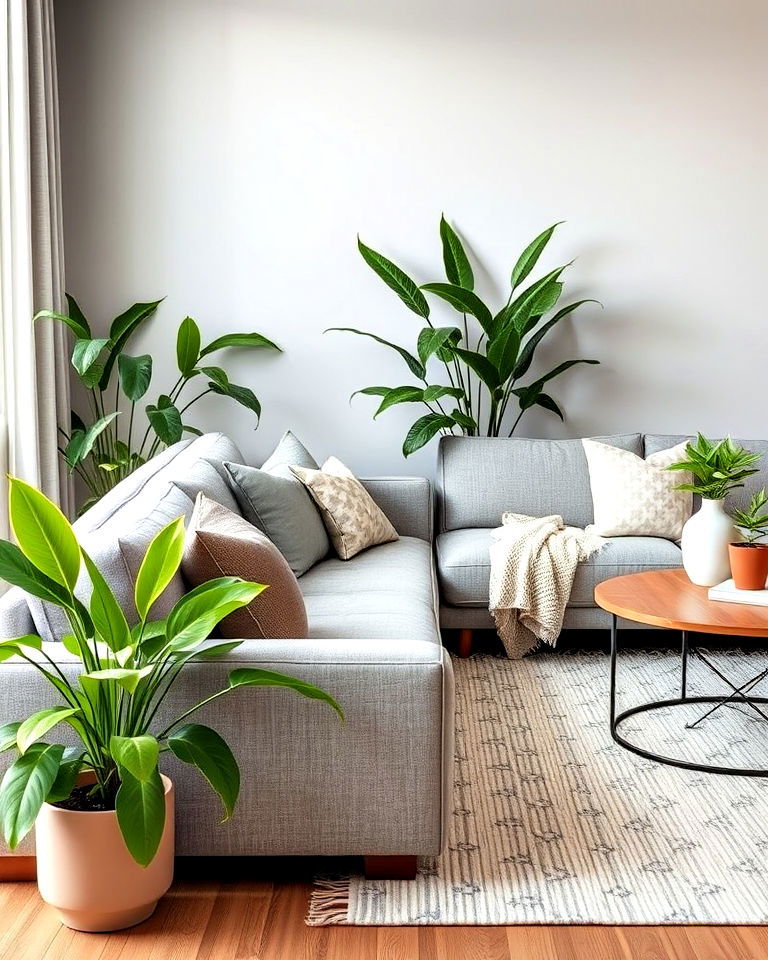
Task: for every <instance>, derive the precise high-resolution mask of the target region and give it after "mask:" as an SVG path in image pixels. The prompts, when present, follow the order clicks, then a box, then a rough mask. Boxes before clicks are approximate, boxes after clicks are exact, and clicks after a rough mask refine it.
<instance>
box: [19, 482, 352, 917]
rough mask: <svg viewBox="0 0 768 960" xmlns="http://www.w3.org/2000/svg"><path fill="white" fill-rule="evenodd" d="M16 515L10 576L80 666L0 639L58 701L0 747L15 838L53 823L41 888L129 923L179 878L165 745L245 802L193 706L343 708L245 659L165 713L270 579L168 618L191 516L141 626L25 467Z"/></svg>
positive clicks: (202, 592) (200, 592)
mask: <svg viewBox="0 0 768 960" xmlns="http://www.w3.org/2000/svg"><path fill="white" fill-rule="evenodd" d="M10 519H11V524H12V527H13V532H14V534H15V537H16V540H17V543H18V545H16V544H13V543H9V542H7V541H0V578H2V579H3V580H6V581H8V582H9V583H12V584H14V585H16V586H18V587H21V588H22V589H23V590H26V591H27V592H28V593H31V594H32V595H34V596H35V597H38V598H39V599H41V600H43V601H45V602H47V603H51V604H54V605H56V606H58V607H60V608H61V609H62V610H63V611H64V612H65V614H66V616H67V619H68V621H69V625H70V628H71V633H70V634H69V635H68V636H66V637H65V638H64V639H63V646H64V647H65V648H66V650H67V652H68V653H69V654H70V655H72V656H73V657H74V658H75V659H76V662H78V663H79V666H78V668H77V670H76V671H74V672H73V671H71V670H67V669H65V668H63V667H62V665H61V663H60V661H59V659H58V658H56V659H54V657H52V656H51V650H50V645H44V644H43V643H42V641H41V639H40V637H38V636H23V637H14V638H9V639H5V640H2V641H0V661H7V660H11V659H13V660H16V661H19V660H20V661H22V662H26V663H27V664H29V665H30V667H33V668H35V669H36V670H38V671H39V672H40V674H41V675H42V677H43V678H44V679H45V681H47V683H49V684H50V686H51V687H52V688H53V690H54V691H55V694H56V697H57V699H58V703H56V704H55V705H54V706H48V707H45V708H43V709H40V710H36V711H35V712H34V713H32V714H31V715H29V716H28V717H26V718H22V719H20V720H19V721H17V722H13V723H8V724H6V725H4V726H3V727H0V751H11V752H12V753H13V754H14V758H13V760H12V762H11V764H10V766H9V767H8V769H7V771H6V773H5V776H4V777H3V780H2V783H0V825H1V826H2V832H3V836H4V839H5V841H6V843H7V844H8V846H9V847H10V848H11V849H14V848H15V847H16V846H17V845H18V844H19V842H20V841H21V840H22V839H23V837H24V836H25V835H26V834H27V833H28V832H29V831H30V830H31V829H32V826H33V825H34V824H35V822H36V821H37V824H38V831H37V857H38V883H39V886H40V890H41V894H42V896H43V898H44V899H45V900H47V901H48V902H50V903H52V904H54V905H55V906H56V907H57V908H58V909H59V913H60V916H61V917H62V919H63V921H64V922H65V923H67V924H68V925H70V926H74V927H76V928H78V929H87V930H104V929H115V928H116V927H117V926H127V925H130V924H132V923H136V922H139V921H140V920H142V919H144V918H145V917H146V916H148V915H149V914H150V913H151V912H152V911H153V910H154V907H155V904H156V902H157V900H158V898H159V897H160V896H162V894H163V893H165V891H166V890H167V889H168V886H169V885H170V882H171V877H172V869H173V793H172V784H171V782H170V781H169V780H168V779H167V778H165V777H162V776H161V774H160V770H159V766H160V760H161V758H162V756H163V754H165V753H171V754H173V755H175V756H176V757H177V758H178V759H179V760H181V761H183V762H184V763H188V764H191V765H192V766H194V767H196V768H197V769H198V770H199V771H200V773H201V774H202V776H203V777H204V778H205V779H206V780H207V781H208V783H209V784H210V786H211V787H212V789H213V790H214V792H215V793H216V794H218V796H219V798H220V800H221V803H222V805H223V812H224V820H228V819H229V818H230V817H231V815H232V813H233V810H234V808H235V804H236V802H237V797H238V793H239V789H240V771H239V769H238V765H237V762H236V760H235V757H234V755H233V753H232V751H231V749H230V748H229V746H228V745H227V743H226V742H225V741H224V740H223V739H222V738H221V736H220V735H219V734H218V733H216V731H215V730H213V729H211V728H210V727H208V726H206V725H203V724H200V723H195V722H193V721H192V719H191V718H192V716H193V714H194V713H195V712H196V711H197V710H199V709H200V708H201V707H203V706H205V705H206V704H209V703H211V702H213V701H216V700H217V699H219V698H221V697H226V696H228V695H229V694H231V693H232V692H233V691H235V690H239V689H240V688H243V687H265V686H266V687H284V688H286V689H288V690H293V691H295V692H296V693H299V694H301V695H302V696H305V697H309V698H311V699H314V700H318V701H321V702H324V703H326V704H328V705H329V706H331V707H332V708H333V709H334V710H335V711H337V713H338V714H339V716H341V715H342V713H341V708H340V707H339V705H338V704H337V703H336V701H335V700H334V699H333V698H332V697H331V696H330V695H329V694H328V693H326V692H325V691H323V690H321V689H319V688H318V687H316V686H314V685H312V684H310V683H306V682H305V681H303V680H299V679H296V678H294V677H290V676H286V675H284V674H280V673H274V672H272V671H268V670H261V669H255V668H248V667H243V668H240V669H235V670H232V671H231V672H230V674H229V677H228V682H227V685H226V686H225V687H224V688H223V689H220V690H217V691H215V692H214V693H212V694H211V695H210V696H208V697H206V698H205V699H204V700H202V701H201V702H199V703H192V704H190V705H189V707H187V708H186V709H183V710H182V711H181V712H180V713H179V714H178V715H176V716H172V717H171V718H167V716H165V715H164V718H163V720H162V721H161V720H160V719H159V713H161V712H163V711H162V708H163V707H165V713H166V714H167V711H168V704H167V703H166V699H167V697H168V693H169V691H170V690H171V689H172V687H173V685H174V683H175V682H176V680H177V679H178V677H179V675H180V674H181V672H182V671H183V670H184V668H185V667H186V666H187V665H188V664H190V663H193V662H200V661H203V660H210V659H214V658H217V657H221V656H223V655H225V654H228V653H229V652H230V651H232V650H233V649H235V648H236V647H238V646H239V645H240V641H226V642H216V641H211V642H208V638H209V637H210V634H211V631H212V630H213V629H214V628H215V627H216V625H217V624H218V623H219V622H220V621H221V620H222V619H223V618H224V617H226V616H227V615H228V614H230V613H232V612H233V611H235V610H238V609H240V608H242V607H244V606H246V605H247V604H248V603H250V602H251V601H252V600H253V599H254V598H255V597H257V596H258V595H259V593H261V591H262V590H264V589H265V587H264V585H263V584H259V583H251V582H248V581H244V580H241V579H239V578H237V577H221V578H218V579H215V580H211V581H209V582H208V583H205V584H203V585H201V586H199V587H197V588H195V589H194V590H192V591H191V592H190V593H188V594H186V595H185V596H184V597H182V598H181V599H180V600H179V601H178V602H177V603H176V605H175V606H174V607H173V609H172V610H171V612H170V614H169V615H168V617H167V618H165V619H163V620H152V619H151V611H152V607H153V605H154V603H155V601H156V600H157V599H158V597H159V596H160V595H161V594H162V593H163V591H164V590H165V588H166V587H167V586H168V584H169V583H170V581H171V579H172V578H173V576H174V575H175V574H176V572H177V570H178V568H179V565H180V563H181V557H182V551H183V547H184V519H183V517H179V518H178V519H176V520H174V521H172V522H171V523H169V524H168V525H167V526H166V527H164V528H163V529H162V530H161V531H160V532H159V533H158V534H157V536H156V537H155V538H154V539H153V540H152V542H151V544H150V545H149V548H148V549H147V552H146V555H145V557H144V559H143V562H142V564H141V567H140V569H139V572H138V575H137V579H136V584H135V603H136V610H137V611H138V614H139V622H138V623H137V624H135V625H129V623H128V621H127V620H126V617H125V615H124V613H123V611H122V609H121V608H120V606H119V604H118V602H117V600H116V599H115V596H114V594H113V592H112V590H111V589H110V587H109V585H108V584H107V583H106V581H105V580H104V577H103V576H102V574H101V573H100V571H99V569H98V568H97V567H96V565H95V564H94V562H93V561H92V560H91V558H90V557H89V556H88V554H87V553H86V552H85V551H84V550H83V549H82V547H81V546H80V545H79V544H78V541H77V538H76V536H75V533H74V531H73V529H72V527H71V526H70V524H69V522H68V521H67V520H66V518H65V517H64V515H63V514H62V513H61V511H60V510H59V509H58V508H57V507H56V506H55V505H54V504H53V503H51V502H50V501H49V500H48V499H47V498H46V497H45V496H44V495H43V494H42V493H40V492H39V491H37V490H35V489H34V488H33V487H31V486H29V485H28V484H26V483H24V482H22V481H21V480H17V479H14V478H11V479H10ZM83 565H84V567H85V569H86V570H87V573H88V576H89V578H90V581H91V584H92V586H93V593H92V595H91V598H90V601H89V602H88V604H87V605H86V604H84V603H82V602H81V601H80V600H79V599H78V598H77V597H76V596H75V592H74V591H75V585H76V583H77V581H78V577H79V575H80V571H81V567H82V566H83ZM0 669H3V668H2V667H0ZM60 725H65V726H67V727H69V729H70V731H71V734H74V739H75V741H76V746H65V745H64V744H62V743H57V742H55V740H52V739H51V734H52V733H53V731H54V730H55V728H56V727H59V726H60ZM70 739H72V737H71V736H70ZM83 812H85V813H86V816H85V817H84V816H83ZM137 891H138V893H137Z"/></svg>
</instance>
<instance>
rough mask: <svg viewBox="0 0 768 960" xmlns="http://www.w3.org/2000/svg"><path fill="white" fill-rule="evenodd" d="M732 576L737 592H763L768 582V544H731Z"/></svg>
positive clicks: (729, 549) (729, 553) (729, 548)
mask: <svg viewBox="0 0 768 960" xmlns="http://www.w3.org/2000/svg"><path fill="white" fill-rule="evenodd" d="M728 556H729V557H730V561H731V574H732V576H733V583H734V586H735V587H736V589H737V590H763V589H765V583H766V580H768V544H763V543H729V544H728Z"/></svg>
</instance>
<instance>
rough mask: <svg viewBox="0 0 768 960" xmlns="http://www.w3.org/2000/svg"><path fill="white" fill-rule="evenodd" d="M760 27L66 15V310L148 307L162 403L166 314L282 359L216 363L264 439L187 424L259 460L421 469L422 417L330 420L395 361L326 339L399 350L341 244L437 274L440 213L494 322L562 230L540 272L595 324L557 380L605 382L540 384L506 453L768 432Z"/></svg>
mask: <svg viewBox="0 0 768 960" xmlns="http://www.w3.org/2000/svg"><path fill="white" fill-rule="evenodd" d="M766 9H768V8H766V5H765V4H764V3H762V0H739V2H733V0H730V2H728V0H723V2H720V3H714V2H707V0H695V2H694V0H690V2H684V0H676V2H674V3H670V2H669V0H664V2H661V0H654V2H650V3H643V4H635V3H631V2H630V0H603V2H600V3H593V4H589V3H587V2H586V0H577V2H574V0H546V2H537V3H530V2H524V0H475V2H472V3H469V2H464V3H458V2H456V0H453V2H445V0H443V2H439V0H389V2H388V3H387V4H374V3H372V2H362V0H359V2H353V0H347V2H344V0H253V2H247V0H218V2H216V0H207V2H204V0H123V2H117V0H61V2H59V3H58V5H57V10H56V15H57V19H58V34H59V37H58V43H59V60H60V71H61V75H60V90H61V115H62V125H63V144H64V158H63V162H64V180H65V183H64V187H65V197H64V200H65V226H66V252H67V284H68V289H69V290H71V291H72V292H73V293H74V294H75V295H76V296H77V297H78V298H79V299H80V300H81V303H82V305H83V306H84V307H85V308H86V309H87V311H88V312H90V314H91V315H92V317H101V318H104V321H105V322H106V320H107V319H108V318H109V317H110V316H111V314H112V313H114V312H116V311H117V310H118V309H120V308H122V307H123V306H124V305H127V304H128V303H130V302H131V301H133V300H136V299H145V298H146V299H149V298H153V297H156V296H159V295H162V294H166V295H167V300H166V302H165V304H164V305H163V307H162V309H161V312H160V313H159V315H158V317H157V318H156V320H155V321H154V322H153V324H152V326H151V330H148V331H147V334H146V336H145V337H144V341H143V343H142V344H141V346H142V347H144V348H146V349H151V350H152V351H153V352H154V353H155V354H156V355H163V356H165V357H166V358H167V372H166V374H165V378H164V379H165V380H166V381H167V382H168V383H169V382H170V380H171V379H172V373H173V367H174V350H173V336H174V332H175V329H176V326H177V324H178V321H179V320H180V319H181V318H182V317H183V316H184V315H185V314H187V313H190V314H191V315H192V316H194V317H195V318H197V320H198V321H199V323H200V324H201V326H202V327H203V328H204V330H205V331H206V332H207V333H209V335H210V336H213V335H215V334H217V333H218V332H223V331H225V330H232V329H238V330H248V329H257V330H261V331H263V332H265V333H267V334H268V335H270V336H272V337H274V338H275V339H276V340H278V341H279V342H280V343H281V344H282V345H283V347H284V348H285V351H286V353H285V356H282V357H280V358H277V359H274V358H271V357H269V356H266V355H260V356H257V357H255V358H249V357H245V356H243V355H238V356H234V355H231V357H230V358H228V360H229V365H230V367H231V370H232V376H233V379H235V380H237V381H239V382H243V383H247V384H249V385H250V386H252V387H253V388H254V389H255V390H256V392H257V393H258V395H259V396H260V397H261V399H262V401H263V403H264V417H263V421H262V426H261V428H260V429H259V431H258V432H257V433H255V434H254V433H252V432H251V430H250V428H249V425H248V424H247V421H246V419H245V418H244V417H242V416H241V415H240V414H239V412H238V410H237V408H234V407H233V406H230V405H229V404H228V403H227V402H226V401H220V402H219V401H218V400H217V402H216V403H211V404H209V405H208V406H207V407H206V408H205V412H204V413H203V412H199V413H198V418H197V419H198V424H199V425H202V426H205V427H211V428H216V427H219V428H224V429H225V430H227V431H228V432H230V433H231V434H232V435H233V436H234V437H235V438H236V439H237V440H238V442H240V443H241V445H242V446H243V448H244V451H245V452H246V453H247V454H248V455H250V456H251V457H252V458H253V459H254V460H257V459H258V458H259V456H260V455H262V454H265V453H266V452H268V450H269V449H270V447H271V446H272V445H273V443H274V441H275V440H276V438H277V437H278V436H279V435H280V433H281V432H282V431H283V430H284V429H286V428H287V427H292V428H293V429H294V430H295V431H296V432H297V433H298V434H299V435H300V436H301V437H302V438H304V439H305V442H306V443H307V444H308V445H309V446H310V448H311V449H312V450H313V451H314V452H315V454H316V456H318V457H322V456H325V455H326V454H327V453H330V452H334V453H336V454H337V455H338V456H340V457H341V458H342V459H343V460H345V461H347V462H348V463H349V464H350V466H352V467H353V468H355V469H356V470H358V471H360V472H365V473H371V472H385V471H390V472H401V473H402V472H423V471H426V472H430V471H431V470H432V464H433V459H434V447H433V446H432V447H429V448H428V449H427V450H426V451H422V453H421V454H419V455H417V456H414V457H413V458H412V459H411V460H410V461H409V462H408V463H407V464H406V463H404V461H403V460H402V458H401V455H400V453H399V449H400V444H401V442H402V437H403V436H404V434H405V431H406V429H407V426H408V425H409V424H410V422H411V420H412V419H413V415H414V411H415V410H416V408H414V407H401V408H399V409H396V410H392V411H390V412H388V413H385V414H384V415H382V417H381V419H380V420H379V421H378V422H377V423H375V424H374V423H372V422H371V420H370V413H371V412H372V403H373V401H372V400H370V399H369V398H363V397H358V398H356V400H355V401H354V403H353V405H352V406H351V407H350V406H349V405H348V402H347V399H348V397H349V394H350V393H351V392H352V391H353V390H355V389H356V388H358V387H362V386H364V385H369V384H374V383H385V384H386V383H389V384H393V385H394V384H397V383H400V382H408V377H407V371H405V368H401V366H400V362H399V361H398V360H397V358H395V357H394V356H390V355H389V354H388V353H386V352H385V351H384V350H383V348H378V347H376V346H375V345H373V344H370V345H369V344H368V343H367V342H364V341H362V340H359V339H357V338H353V337H351V336H344V335H341V334H329V335H327V336H323V335H322V330H323V329H324V328H325V327H327V326H331V325H339V326H362V327H366V328H369V329H372V330H375V331H377V332H379V333H380V334H381V335H383V336H387V337H390V338H394V339H401V340H403V341H408V340H409V339H411V340H412V341H414V342H415V336H416V333H417V332H418V329H419V323H418V320H417V318H416V317H415V316H414V315H412V314H410V313H408V311H407V310H405V308H402V307H401V305H400V304H399V302H398V301H397V300H396V299H395V297H394V295H393V294H391V293H390V292H389V291H388V290H387V289H386V288H385V287H384V286H383V285H382V284H381V282H380V281H379V280H378V279H377V278H376V277H375V276H374V275H373V274H372V273H370V271H369V270H368V268H367V267H366V266H365V265H364V263H363V262H362V260H361V259H360V257H359V255H358V253H357V251H356V248H355V235H356V233H357V232H358V231H359V232H360V234H361V236H362V237H363V238H364V239H365V240H366V242H368V243H369V244H371V245H372V246H374V247H376V248H377V249H380V250H382V252H385V253H386V254H388V255H389V256H391V257H393V258H394V259H395V260H397V261H398V262H400V263H401V264H402V265H403V266H404V267H406V268H407V269H409V270H411V271H412V272H413V274H414V276H415V277H417V278H418V279H419V280H420V281H421V282H425V281H426V280H428V279H441V277H440V276H439V273H440V264H441V262H440V246H439V241H438V238H437V222H438V219H439V216H440V212H441V210H445V211H446V213H447V215H449V216H450V217H451V218H452V219H453V220H454V222H455V224H456V225H457V227H458V228H459V229H460V231H461V232H462V233H463V235H464V237H465V238H466V240H467V242H468V243H469V245H470V246H471V248H472V249H473V250H474V251H475V253H476V254H477V256H478V257H479V258H480V260H481V261H482V263H483V264H484V265H485V268H486V270H487V273H485V272H484V271H478V272H479V273H480V277H481V288H482V290H483V292H485V293H488V294H490V295H492V296H493V297H494V298H495V299H496V301H501V300H503V299H505V297H506V294H505V292H504V290H503V289H502V288H503V286H504V284H505V283H506V278H507V276H508V273H509V268H510V266H511V263H512V262H513V260H514V258H515V256H516V255H517V253H518V252H519V250H520V249H521V247H522V246H523V245H524V243H525V242H527V241H528V240H529V239H530V238H531V237H532V236H533V235H534V234H535V233H537V232H538V231H539V230H540V229H542V228H543V227H545V226H547V225H548V224H549V223H551V222H553V221H555V220H560V219H565V220H567V221H568V222H567V224H566V225H565V226H564V227H563V228H561V229H562V233H561V234H560V237H559V241H558V243H557V244H554V243H553V245H552V246H553V250H552V253H551V255H550V257H549V259H548V260H547V264H548V265H550V266H552V265H554V264H555V262H557V261H558V260H559V261H565V260H568V259H570V258H572V257H577V258H578V259H577V261H576V263H575V265H574V266H573V268H572V270H571V273H570V278H571V279H570V283H571V287H570V292H571V294H572V295H573V296H574V297H575V296H577V295H578V296H594V297H597V298H599V299H600V300H601V301H602V302H603V303H604V304H605V309H604V311H602V312H600V311H598V310H597V309H594V308H592V309H586V310H585V311H584V313H583V315H582V317H581V319H580V320H577V321H575V323H574V324H572V325H570V326H564V327H563V329H562V330H561V331H560V336H559V340H558V342H557V343H556V344H553V351H554V353H550V355H549V359H550V360H551V359H552V358H553V357H554V359H555V360H557V359H560V358H561V357H562V356H565V355H574V356H578V355H582V356H584V355H591V356H596V357H598V358H600V359H601V360H602V362H603V363H602V366H601V367H596V368H586V367H585V368H577V369H576V370H575V371H573V372H571V373H570V374H567V375H566V377H565V378H563V380H562V381H560V382H558V384H557V387H556V389H553V391H552V392H553V393H554V395H555V396H556V397H557V398H558V399H559V400H560V401H561V402H562V403H563V405H564V406H565V407H566V409H567V411H568V413H569V417H568V420H567V422H566V423H565V424H564V425H561V424H560V423H559V421H557V420H555V418H553V417H551V416H550V415H548V414H545V413H543V412H542V413H541V414H539V413H534V414H532V415H530V414H529V415H528V416H527V418H526V419H525V420H524V421H523V424H522V427H523V430H522V432H523V433H527V434H529V435H542V436H568V435H571V436H578V435H584V434H589V433H607V432H611V431H618V430H625V429H627V430H645V431H654V432H655V431H670V432H676V431H688V430H694V429H702V430H704V431H710V432H712V433H720V432H724V431H731V432H732V433H734V434H735V435H741V436H747V437H748V436H750V435H754V436H765V435H766V428H765V424H764V416H763V410H764V386H763V384H764V376H763V371H764V370H765V365H766V360H767V359H768V350H766V347H767V346H768V343H767V341H768V333H766V330H767V329H768V323H766V319H765V309H764V305H763V304H764V292H763V287H764V273H765V264H766V252H767V251H766V242H765V230H766V223H767V222H768V191H766V174H767V173H768V170H767V168H766V159H767V154H768V150H767V149H766V148H767V147H768V136H767V130H768V123H767V121H766V109H765V107H766V103H765V91H766V72H767V71H766V66H765V63H766V58H765V49H764V41H765V37H766V35H768V32H767V28H768V14H767V13H766ZM555 248H556V249H555ZM437 315H438V316H440V315H441V311H439V310H438V311H437ZM455 316H456V315H453V316H451V315H450V308H447V307H446V310H445V313H444V317H445V320H446V321H450V322H453V321H454V317H455ZM136 352H138V350H137V351H136ZM542 359H546V358H542ZM404 374H405V376H404Z"/></svg>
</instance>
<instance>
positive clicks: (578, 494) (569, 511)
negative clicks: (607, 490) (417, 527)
mask: <svg viewBox="0 0 768 960" xmlns="http://www.w3.org/2000/svg"><path fill="white" fill-rule="evenodd" d="M595 439H596V440H600V441H601V442H602V443H608V444H611V445H612V446H614V447H620V448H621V449H623V450H631V451H632V453H636V454H637V455H638V456H642V453H643V440H642V436H641V434H639V433H626V434H617V435H615V436H610V437H595ZM437 486H438V524H439V530H440V531H444V530H458V529H462V528H465V527H498V526H499V525H500V524H501V515H502V514H503V513H504V512H506V511H512V512H514V513H523V514H527V515H529V516H533V517H543V516H548V515H549V514H559V515H560V516H562V518H563V520H564V521H565V522H566V523H567V524H572V525H573V526H577V527H584V526H586V525H587V524H588V523H592V521H593V519H594V517H593V513H592V491H591V489H590V486H589V469H588V467H587V458H586V456H585V454H584V448H583V446H582V443H581V440H533V439H528V438H524V437H442V438H441V440H440V446H439V449H438V463H437Z"/></svg>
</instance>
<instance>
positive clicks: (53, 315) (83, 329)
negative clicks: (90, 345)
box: [32, 310, 91, 340]
mask: <svg viewBox="0 0 768 960" xmlns="http://www.w3.org/2000/svg"><path fill="white" fill-rule="evenodd" d="M32 320H33V321H36V320H56V321H58V322H59V323H63V324H65V325H66V326H68V327H69V329H70V330H71V331H72V333H74V335H75V336H76V337H77V339H78V340H90V339H91V331H90V328H89V326H88V324H87V323H85V322H84V321H85V317H83V322H81V321H80V319H79V318H78V317H77V316H75V315H70V316H67V315H66V314H65V313H57V312H56V311H55V310H38V311H37V313H36V314H35V315H34V317H33V318H32Z"/></svg>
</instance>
